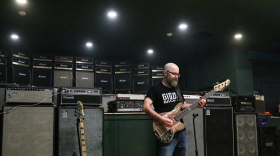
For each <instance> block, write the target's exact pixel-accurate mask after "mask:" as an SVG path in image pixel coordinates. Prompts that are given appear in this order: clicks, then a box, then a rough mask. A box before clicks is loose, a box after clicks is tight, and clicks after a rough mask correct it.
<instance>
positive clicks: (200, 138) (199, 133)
mask: <svg viewBox="0 0 280 156" xmlns="http://www.w3.org/2000/svg"><path fill="white" fill-rule="evenodd" d="M193 114H198V116H197V117H196V118H195V119H194V123H195V130H196V131H195V132H196V141H197V151H198V155H201V156H204V128H203V127H204V126H203V108H196V109H195V110H193V111H191V112H190V113H188V114H187V115H186V116H185V117H184V118H183V119H184V123H185V125H186V132H187V134H188V148H187V149H188V150H187V153H188V154H187V155H188V156H195V140H194V127H193Z"/></svg>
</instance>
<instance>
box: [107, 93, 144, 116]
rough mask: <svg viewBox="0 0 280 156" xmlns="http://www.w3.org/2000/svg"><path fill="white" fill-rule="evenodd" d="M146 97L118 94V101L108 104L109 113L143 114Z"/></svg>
mask: <svg viewBox="0 0 280 156" xmlns="http://www.w3.org/2000/svg"><path fill="white" fill-rule="evenodd" d="M144 99H145V95H139V94H117V97H116V100H115V101H111V102H109V103H108V112H111V113H122V112H143V103H144Z"/></svg>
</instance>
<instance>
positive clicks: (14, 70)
mask: <svg viewBox="0 0 280 156" xmlns="http://www.w3.org/2000/svg"><path fill="white" fill-rule="evenodd" d="M8 74H9V78H8V82H9V83H16V84H20V85H30V84H31V80H30V78H31V76H30V69H29V68H28V67H22V66H17V65H10V66H9V70H8Z"/></svg>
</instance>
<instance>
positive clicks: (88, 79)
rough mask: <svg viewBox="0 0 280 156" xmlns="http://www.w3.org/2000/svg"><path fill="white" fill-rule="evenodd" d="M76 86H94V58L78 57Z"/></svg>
mask: <svg viewBox="0 0 280 156" xmlns="http://www.w3.org/2000/svg"><path fill="white" fill-rule="evenodd" d="M76 87H92V88H93V87H94V67H93V58H85V57H77V58H76Z"/></svg>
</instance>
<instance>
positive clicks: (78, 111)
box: [77, 101, 85, 119]
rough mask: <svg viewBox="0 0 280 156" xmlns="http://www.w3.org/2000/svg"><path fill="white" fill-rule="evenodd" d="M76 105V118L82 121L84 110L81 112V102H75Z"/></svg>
mask: <svg viewBox="0 0 280 156" xmlns="http://www.w3.org/2000/svg"><path fill="white" fill-rule="evenodd" d="M77 104H78V110H77V118H78V119H82V118H84V115H85V114H84V110H83V103H82V102H81V101H78V102H77Z"/></svg>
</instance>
